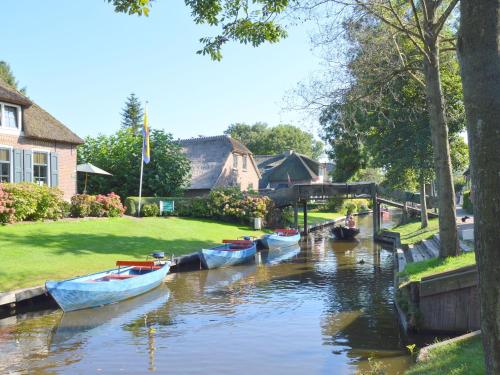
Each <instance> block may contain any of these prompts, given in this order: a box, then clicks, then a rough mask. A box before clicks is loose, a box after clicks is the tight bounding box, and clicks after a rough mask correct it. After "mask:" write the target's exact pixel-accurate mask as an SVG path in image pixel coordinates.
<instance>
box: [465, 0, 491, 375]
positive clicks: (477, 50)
mask: <svg viewBox="0 0 500 375" xmlns="http://www.w3.org/2000/svg"><path fill="white" fill-rule="evenodd" d="M460 10H461V16H460V23H461V24H460V33H459V41H458V53H459V58H460V63H461V67H462V83H463V88H464V104H465V110H466V113H467V133H468V137H469V149H470V156H471V163H470V170H471V181H472V197H473V205H474V223H475V225H474V242H475V250H476V259H477V264H478V268H479V289H480V300H481V332H482V339H483V346H484V352H485V358H486V370H487V373H488V374H490V375H493V374H495V375H496V374H500V261H499V259H500V246H499V244H500V220H499V217H500V152H499V151H498V145H499V144H500V1H499V0H462V1H461V5H460Z"/></svg>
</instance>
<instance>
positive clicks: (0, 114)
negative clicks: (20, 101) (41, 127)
mask: <svg viewBox="0 0 500 375" xmlns="http://www.w3.org/2000/svg"><path fill="white" fill-rule="evenodd" d="M6 105H7V106H9V107H15V108H17V128H10V127H7V126H5V122H6V121H5V119H6V118H5V106H6ZM22 116H23V111H22V108H21V106H20V105H17V104H12V103H6V102H0V131H1V132H2V133H9V134H21V129H22V127H23V126H22V124H23V117H22Z"/></svg>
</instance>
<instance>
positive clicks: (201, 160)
mask: <svg viewBox="0 0 500 375" xmlns="http://www.w3.org/2000/svg"><path fill="white" fill-rule="evenodd" d="M179 143H180V145H181V147H182V149H183V152H184V153H185V155H186V156H187V158H188V159H189V160H190V161H191V182H190V186H189V187H188V189H187V190H186V196H201V195H206V194H208V193H209V192H210V190H212V189H214V188H216V187H229V186H239V187H240V188H241V190H242V191H247V190H258V188H259V179H260V173H259V169H258V168H257V164H256V163H255V160H254V158H253V155H252V153H251V152H250V150H249V149H248V148H246V147H245V146H244V145H243V144H242V143H241V142H239V141H237V140H236V139H233V138H231V137H230V136H228V135H220V136H214V137H199V138H191V139H183V140H180V141H179Z"/></svg>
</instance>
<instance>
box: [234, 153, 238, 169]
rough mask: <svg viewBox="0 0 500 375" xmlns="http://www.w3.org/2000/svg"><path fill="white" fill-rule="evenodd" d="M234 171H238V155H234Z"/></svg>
mask: <svg viewBox="0 0 500 375" xmlns="http://www.w3.org/2000/svg"><path fill="white" fill-rule="evenodd" d="M233 169H238V154H233Z"/></svg>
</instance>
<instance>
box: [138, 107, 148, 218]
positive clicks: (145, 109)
mask: <svg viewBox="0 0 500 375" xmlns="http://www.w3.org/2000/svg"><path fill="white" fill-rule="evenodd" d="M147 111H148V102H147V101H146V102H145V103H144V112H145V114H144V115H145V116H147ZM145 141H146V135H145V134H143V135H142V149H141V177H140V178H139V207H137V216H138V217H140V216H141V200H142V175H143V173H144V142H145Z"/></svg>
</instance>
